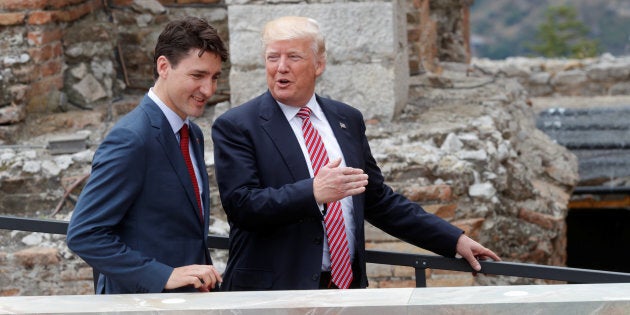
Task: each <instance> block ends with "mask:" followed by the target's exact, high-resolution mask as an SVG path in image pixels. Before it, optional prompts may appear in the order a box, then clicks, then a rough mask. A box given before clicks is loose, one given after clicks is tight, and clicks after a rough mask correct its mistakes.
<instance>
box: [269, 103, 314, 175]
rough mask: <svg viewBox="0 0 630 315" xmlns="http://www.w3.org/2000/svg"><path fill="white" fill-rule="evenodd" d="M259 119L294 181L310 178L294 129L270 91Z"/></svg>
mask: <svg viewBox="0 0 630 315" xmlns="http://www.w3.org/2000/svg"><path fill="white" fill-rule="evenodd" d="M259 118H260V122H261V126H262V128H263V129H264V130H265V132H266V133H267V134H268V135H269V137H270V138H271V139H272V141H273V143H274V144H275V146H276V151H277V152H278V153H279V154H280V156H281V157H282V160H283V161H284V163H285V165H286V166H287V168H288V169H289V171H290V172H291V174H292V175H293V180H300V179H304V178H309V177H310V174H309V171H308V165H307V164H306V160H305V159H304V155H303V154H302V149H301V148H300V144H299V143H298V141H297V139H296V138H295V134H294V133H293V129H291V125H289V122H288V121H287V119H286V117H285V116H284V114H283V113H282V110H281V109H280V107H279V106H278V104H277V103H276V101H275V100H274V99H273V97H272V96H271V94H270V93H269V92H268V91H267V93H265V94H264V95H263V99H262V100H261V104H260V111H259Z"/></svg>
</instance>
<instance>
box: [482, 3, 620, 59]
mask: <svg viewBox="0 0 630 315" xmlns="http://www.w3.org/2000/svg"><path fill="white" fill-rule="evenodd" d="M562 4H567V5H571V6H573V7H575V8H576V9H577V11H578V15H579V18H580V20H581V21H582V22H583V23H584V24H585V25H586V26H587V27H588V28H589V29H590V31H591V33H590V36H589V37H590V38H592V39H597V40H598V41H599V47H600V53H604V52H609V53H611V54H613V55H615V56H622V55H630V1H628V0H565V1H562V0H528V1H513V0H474V4H473V5H472V7H471V18H470V24H471V43H472V50H473V57H478V58H490V59H504V58H506V57H510V56H533V53H532V51H531V50H529V49H528V48H527V43H531V42H533V40H534V36H535V33H536V30H537V27H538V25H539V24H540V23H542V22H543V20H544V15H545V10H546V9H547V7H548V6H550V5H554V6H557V5H562Z"/></svg>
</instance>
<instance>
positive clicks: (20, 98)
mask: <svg viewBox="0 0 630 315" xmlns="http://www.w3.org/2000/svg"><path fill="white" fill-rule="evenodd" d="M186 15H196V16H200V17H203V18H206V19H207V20H208V21H209V22H210V23H211V24H213V25H215V26H216V27H217V29H218V30H219V33H220V34H221V35H222V36H223V37H224V38H225V40H229V37H228V33H227V9H226V7H225V4H224V3H223V2H222V1H220V0H196V1H190V0H184V1H176V0H162V1H157V0H115V1H102V0H56V1H44V0H26V1H23V0H7V1H3V2H0V51H2V55H3V57H2V59H0V66H1V69H2V70H1V71H0V143H5V144H14V143H19V142H20V141H21V140H22V139H25V138H29V137H33V136H38V135H40V134H41V132H39V131H38V130H32V129H29V128H26V124H25V123H24V122H25V120H26V118H27V116H32V117H34V118H33V119H35V118H38V117H41V116H46V115H48V114H51V113H57V112H65V111H69V110H73V109H92V108H94V107H95V106H97V105H100V104H106V103H111V102H112V101H114V100H117V99H120V98H121V97H122V96H123V94H126V93H144V92H146V90H147V89H148V88H149V87H150V86H151V85H152V84H153V67H152V63H153V48H154V46H155V41H156V40H157V36H158V35H159V33H160V32H161V30H162V29H163V27H164V25H165V24H166V23H167V22H168V21H170V20H172V19H174V18H178V17H182V16H186ZM229 68H230V66H229V63H227V64H226V65H225V69H224V72H225V73H226V75H224V76H223V77H222V78H221V79H220V82H219V87H218V90H217V93H216V95H215V96H214V97H213V98H212V99H211V100H210V102H209V103H210V104H216V103H218V102H221V101H225V100H227V99H229V83H228V81H227V78H228V77H229Z"/></svg>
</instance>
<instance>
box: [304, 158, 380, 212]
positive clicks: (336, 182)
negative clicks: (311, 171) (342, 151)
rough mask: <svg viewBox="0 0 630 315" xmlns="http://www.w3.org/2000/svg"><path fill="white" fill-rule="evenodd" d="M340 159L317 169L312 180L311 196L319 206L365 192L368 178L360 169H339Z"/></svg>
mask: <svg viewBox="0 0 630 315" xmlns="http://www.w3.org/2000/svg"><path fill="white" fill-rule="evenodd" d="M340 164H341V158H338V159H335V160H333V161H330V162H328V164H326V165H324V166H323V167H322V168H320V169H319V172H318V173H317V175H316V176H315V178H314V180H313V194H314V195H315V200H316V201H317V203H319V204H323V203H329V202H333V201H338V200H341V199H343V198H345V197H347V196H354V195H357V194H360V193H362V192H364V191H365V186H366V185H367V184H368V176H367V174H365V173H364V172H363V170H362V169H360V168H353V167H339V165H340Z"/></svg>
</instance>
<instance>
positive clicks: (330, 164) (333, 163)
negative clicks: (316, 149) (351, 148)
mask: <svg viewBox="0 0 630 315" xmlns="http://www.w3.org/2000/svg"><path fill="white" fill-rule="evenodd" d="M340 164H341V158H336V159H334V160H332V161H329V162H328V164H326V167H329V168H335V167H337V166H339V165H340Z"/></svg>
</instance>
